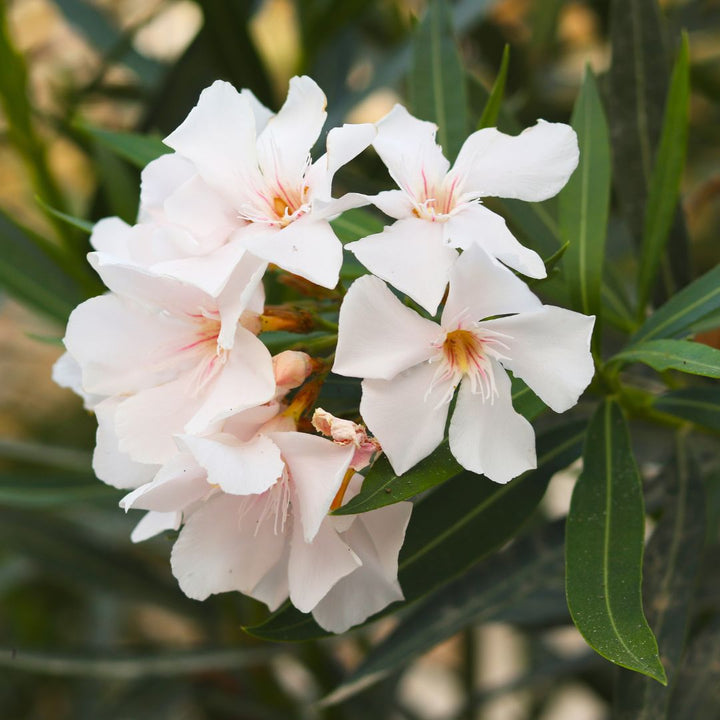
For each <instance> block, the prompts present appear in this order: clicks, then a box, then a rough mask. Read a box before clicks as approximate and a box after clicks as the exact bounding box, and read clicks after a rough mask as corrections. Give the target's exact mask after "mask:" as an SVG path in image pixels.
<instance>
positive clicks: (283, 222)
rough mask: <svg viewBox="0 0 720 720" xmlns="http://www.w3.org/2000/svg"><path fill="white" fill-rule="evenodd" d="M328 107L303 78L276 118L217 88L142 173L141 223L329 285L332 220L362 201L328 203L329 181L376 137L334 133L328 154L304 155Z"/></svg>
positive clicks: (337, 257)
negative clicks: (175, 230)
mask: <svg viewBox="0 0 720 720" xmlns="http://www.w3.org/2000/svg"><path fill="white" fill-rule="evenodd" d="M325 106H326V98H325V95H324V93H323V92H322V90H321V89H320V88H319V87H318V86H317V84H316V83H315V82H314V81H313V80H311V79H310V78H309V77H305V76H303V77H295V78H292V80H291V81H290V89H289V91H288V96H287V100H286V101H285V104H284V105H283V107H282V108H281V109H280V111H279V112H278V113H277V114H276V115H273V114H272V113H271V112H270V111H269V110H268V109H267V108H265V107H264V106H262V105H261V104H260V103H259V102H258V100H257V99H256V98H255V96H254V95H253V94H252V93H251V92H250V91H249V90H242V91H241V92H238V91H237V90H235V88H233V87H232V85H230V84H229V83H226V82H222V81H217V82H215V83H213V85H211V86H210V87H209V88H207V89H205V90H203V92H202V94H201V95H200V99H199V101H198V104H197V105H196V106H195V108H193V110H192V111H191V112H190V114H189V115H188V117H187V118H186V120H185V121H184V122H183V123H182V124H181V125H180V127H178V128H177V129H176V130H175V131H174V132H172V133H171V134H170V135H169V136H168V137H167V138H165V143H166V144H167V145H169V146H170V147H171V148H173V149H174V150H175V154H174V155H168V156H164V157H161V158H159V159H158V160H156V161H155V162H154V163H152V164H151V165H149V166H148V168H147V169H146V171H145V173H144V176H143V193H142V208H141V218H142V219H144V220H152V221H154V222H164V223H169V224H171V225H173V226H176V227H181V228H185V229H187V230H189V231H190V233H191V235H193V236H195V237H200V236H203V237H205V238H207V242H208V243H209V245H210V246H212V247H213V248H214V246H215V245H216V244H217V243H218V242H221V243H224V244H223V245H221V246H220V247H219V249H213V250H212V253H211V254H212V255H213V256H214V255H215V253H218V252H219V253H221V255H224V256H225V257H226V258H229V259H231V258H232V257H234V256H242V253H243V252H250V253H251V254H252V255H254V256H256V257H257V258H260V259H262V260H264V261H266V262H272V263H275V264H276V265H278V266H280V267H281V268H283V269H285V270H287V271H289V272H291V273H295V274H297V275H301V276H302V277H304V278H306V279H308V280H310V281H311V282H314V283H317V284H318V285H322V286H324V287H330V288H332V287H334V286H335V285H336V284H337V281H338V273H339V270H340V266H341V264H342V246H341V244H340V241H339V240H338V239H337V237H336V236H335V233H334V232H333V230H332V228H331V227H330V223H329V219H331V218H332V217H334V216H336V215H339V214H340V213H341V212H343V210H346V209H348V208H350V207H357V206H359V205H364V204H367V202H368V200H367V198H365V196H362V195H358V194H352V195H346V196H344V197H342V198H340V199H337V200H334V199H333V198H332V194H331V185H332V180H333V177H334V175H335V173H336V171H337V170H338V169H339V168H340V167H341V166H342V165H344V164H345V163H347V162H349V161H350V160H351V159H352V158H354V157H355V156H356V155H357V154H358V153H360V152H361V151H362V150H364V149H365V148H366V147H367V146H368V145H369V144H370V142H371V141H372V139H373V137H374V136H375V133H376V130H375V127H374V126H373V125H344V126H343V127H340V128H334V129H332V130H331V131H330V132H329V133H328V136H327V151H326V153H325V154H324V155H322V156H321V157H320V158H318V159H317V160H316V161H315V162H313V161H312V159H311V157H310V150H311V148H312V147H313V146H314V144H315V142H316V141H317V139H318V137H319V136H320V132H321V130H322V127H323V125H324V123H325V119H326V115H327V113H326V111H325ZM178 180H181V182H180V183H179V184H178ZM233 231H234V232H233ZM223 238H225V239H223ZM208 262H211V263H212V261H210V260H209V261H208ZM212 265H213V268H218V265H217V263H212ZM221 265H222V263H221Z"/></svg>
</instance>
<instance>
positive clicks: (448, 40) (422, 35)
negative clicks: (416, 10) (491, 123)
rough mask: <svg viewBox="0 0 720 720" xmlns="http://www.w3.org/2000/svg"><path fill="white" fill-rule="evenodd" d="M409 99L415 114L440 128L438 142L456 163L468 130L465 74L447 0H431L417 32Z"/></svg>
mask: <svg viewBox="0 0 720 720" xmlns="http://www.w3.org/2000/svg"><path fill="white" fill-rule="evenodd" d="M412 57H413V63H412V70H411V73H410V97H411V99H412V109H413V113H414V114H415V115H417V116H418V117H419V118H422V119H423V120H432V121H433V122H435V123H437V126H438V135H437V138H438V142H439V143H440V145H441V146H442V148H443V150H444V152H445V155H446V157H447V158H448V159H449V160H451V161H452V160H454V159H455V156H456V155H457V153H458V151H459V150H460V147H461V145H462V144H463V142H464V140H465V137H466V135H467V130H468V122H467V96H466V89H465V73H464V71H463V67H462V63H461V61H460V53H459V52H458V47H457V43H456V42H455V37H454V35H453V27H452V18H451V15H450V9H449V7H448V3H447V0H431V2H430V4H429V6H428V9H427V12H426V14H425V17H424V18H423V20H422V22H421V23H420V25H419V26H418V28H417V30H416V31H415V37H414V42H413V56H412Z"/></svg>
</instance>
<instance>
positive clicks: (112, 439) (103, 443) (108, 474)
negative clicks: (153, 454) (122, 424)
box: [92, 398, 158, 490]
mask: <svg viewBox="0 0 720 720" xmlns="http://www.w3.org/2000/svg"><path fill="white" fill-rule="evenodd" d="M118 404H119V401H118V400H117V398H108V399H107V400H105V401H103V402H101V403H100V404H99V405H97V407H96V408H95V416H96V418H97V421H98V429H97V434H96V436H95V450H94V452H93V462H92V466H93V471H94V472H95V475H96V476H97V477H98V478H99V479H100V480H102V481H103V482H104V483H107V484H108V485H112V486H113V487H116V488H120V489H122V490H126V489H129V488H136V487H139V486H140V485H144V484H145V483H148V482H150V480H152V478H153V476H154V475H155V473H156V472H157V471H158V466H157V464H145V463H139V462H135V461H133V460H132V459H131V458H130V456H129V455H128V454H127V453H124V452H121V451H120V447H119V440H118V436H117V431H116V430H115V416H116V412H117V408H118Z"/></svg>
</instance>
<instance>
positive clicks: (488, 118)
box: [477, 45, 510, 130]
mask: <svg viewBox="0 0 720 720" xmlns="http://www.w3.org/2000/svg"><path fill="white" fill-rule="evenodd" d="M509 66H510V46H509V45H505V49H504V50H503V54H502V60H501V61H500V69H499V70H498V74H497V77H496V78H495V82H494V83H493V86H492V90H491V91H490V96H489V97H488V99H487V102H486V103H485V109H484V110H483V112H482V115H481V116H480V120H479V121H478V126H477V129H478V130H482V129H483V128H487V127H496V126H497V123H498V117H499V116H500V107H501V106H502V101H503V97H504V95H505V83H506V82H507V74H508V67H509Z"/></svg>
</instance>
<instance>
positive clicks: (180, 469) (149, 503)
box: [120, 452, 212, 513]
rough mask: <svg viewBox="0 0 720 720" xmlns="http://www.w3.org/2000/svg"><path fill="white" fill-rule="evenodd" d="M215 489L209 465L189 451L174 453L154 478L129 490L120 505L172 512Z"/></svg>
mask: <svg viewBox="0 0 720 720" xmlns="http://www.w3.org/2000/svg"><path fill="white" fill-rule="evenodd" d="M211 492H212V487H211V486H210V484H209V482H208V477H207V473H206V472H205V469H204V468H202V467H200V465H198V463H197V462H196V461H195V458H193V456H192V455H191V454H190V453H188V452H180V453H177V454H176V455H174V456H173V457H171V458H170V459H169V460H168V462H166V463H165V465H163V466H162V467H161V468H160V470H158V472H157V474H156V475H155V477H154V478H153V479H152V481H151V482H149V483H145V485H141V486H140V487H138V488H136V489H135V490H133V491H132V492H131V493H129V494H127V495H126V496H125V497H124V498H123V499H122V500H121V501H120V507H121V508H123V510H125V511H126V512H127V511H128V510H130V509H133V508H134V509H138V510H153V511H156V512H162V513H170V512H182V511H183V510H184V509H185V508H187V507H189V506H190V505H192V504H193V503H194V502H197V501H198V500H202V499H203V498H204V497H206V496H207V495H209V494H210V493H211Z"/></svg>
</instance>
